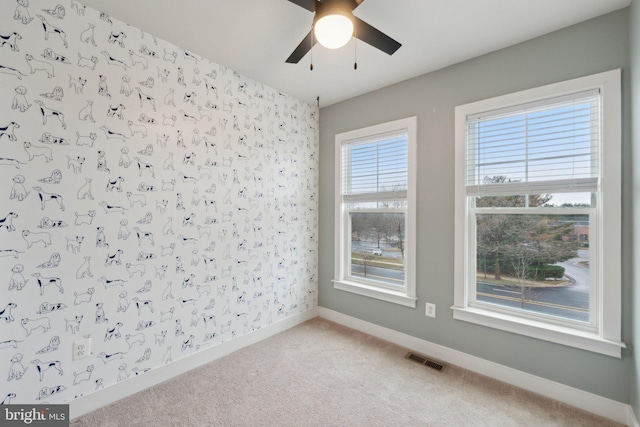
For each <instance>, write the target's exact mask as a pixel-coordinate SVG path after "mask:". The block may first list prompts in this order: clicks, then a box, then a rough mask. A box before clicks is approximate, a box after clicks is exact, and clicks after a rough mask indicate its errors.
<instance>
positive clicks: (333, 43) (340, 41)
mask: <svg viewBox="0 0 640 427" xmlns="http://www.w3.org/2000/svg"><path fill="white" fill-rule="evenodd" d="M313 31H314V34H315V37H316V40H318V42H319V43H320V44H321V45H322V46H324V47H326V48H328V49H338V48H341V47H342V46H344V45H346V44H347V43H348V42H349V40H351V36H352V35H353V22H352V21H351V19H349V18H348V17H347V16H345V15H343V14H339V13H334V14H330V15H325V16H323V17H321V18H320V19H318V20H317V21H316V23H315V25H314V26H313Z"/></svg>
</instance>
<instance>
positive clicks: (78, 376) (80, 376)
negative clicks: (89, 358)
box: [73, 365, 94, 385]
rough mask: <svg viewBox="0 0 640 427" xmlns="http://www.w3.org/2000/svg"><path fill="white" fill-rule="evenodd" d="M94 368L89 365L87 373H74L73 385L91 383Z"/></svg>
mask: <svg viewBox="0 0 640 427" xmlns="http://www.w3.org/2000/svg"><path fill="white" fill-rule="evenodd" d="M93 368H94V366H93V365H89V366H87V369H86V370H85V371H82V372H80V373H76V371H73V385H78V384H80V383H81V382H83V381H89V380H90V379H91V373H92V372H93Z"/></svg>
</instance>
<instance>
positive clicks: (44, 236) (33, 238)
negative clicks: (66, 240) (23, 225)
mask: <svg viewBox="0 0 640 427" xmlns="http://www.w3.org/2000/svg"><path fill="white" fill-rule="evenodd" d="M22 238H23V239H24V240H25V242H27V249H30V248H31V246H33V245H34V244H36V243H43V244H44V247H45V248H46V247H49V245H51V234H49V233H47V232H46V231H43V232H41V233H34V232H32V231H29V230H22Z"/></svg>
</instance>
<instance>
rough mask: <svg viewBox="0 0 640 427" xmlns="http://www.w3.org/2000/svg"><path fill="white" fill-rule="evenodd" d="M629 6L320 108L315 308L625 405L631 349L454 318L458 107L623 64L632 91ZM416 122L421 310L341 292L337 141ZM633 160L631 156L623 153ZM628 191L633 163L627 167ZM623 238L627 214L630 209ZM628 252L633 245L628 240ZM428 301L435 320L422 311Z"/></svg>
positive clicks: (627, 284)
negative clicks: (337, 284) (569, 343)
mask: <svg viewBox="0 0 640 427" xmlns="http://www.w3.org/2000/svg"><path fill="white" fill-rule="evenodd" d="M628 52H629V51H628V10H626V9H625V10H622V11H618V12H614V13H611V14H608V15H605V16H602V17H599V18H597V19H594V20H590V21H587V22H584V23H581V24H579V25H575V26H572V27H569V28H566V29H563V30H561V31H557V32H554V33H551V34H548V35H545V36H543V37H539V38H536V39H534V40H530V41H527V42H525V43H522V44H519V45H516V46H513V47H510V48H507V49H503V50H500V51H497V52H493V53H490V54H487V55H483V56H481V57H478V58H475V59H472V60H469V61H466V62H463V63H460V64H457V65H454V66H451V67H448V68H445V69H442V70H439V71H435V72H432V73H429V74H426V75H423V76H420V77H417V78H414V79H411V80H408V81H405V82H402V83H399V84H396V85H393V86H390V87H387V88H384V89H381V90H379V91H376V92H372V93H369V94H365V95H363V96H360V97H357V98H353V99H350V100H347V101H344V102H342V103H339V104H335V105H333V106H330V107H327V108H323V109H322V110H320V167H321V169H320V242H319V244H320V256H319V260H320V266H319V268H320V269H319V286H320V290H319V305H320V306H321V307H326V308H328V309H331V310H335V311H338V312H341V313H344V314H347V315H350V316H354V317H357V318H360V319H363V320H365V321H368V322H371V323H374V324H378V325H382V326H384V327H387V328H391V329H394V330H397V331H400V332H403V333H406V334H409V335H412V336H415V337H418V338H422V339H425V340H428V341H431V342H433V343H437V344H440V345H444V346H447V347H450V348H452V349H456V350H459V351H463V352H465V353H468V354H471V355H475V356H478V357H481V358H484V359H487V360H491V361H494V362H496V363H500V364H503V365H506V366H509V367H512V368H515V369H518V370H521V371H525V372H528V373H531V374H533V375H537V376H540V377H543V378H548V379H551V380H553V381H557V382H560V383H563V384H567V385H569V386H571V387H575V388H578V389H583V390H586V391H588V392H592V393H595V394H598V395H601V396H605V397H607V398H610V399H613V400H616V401H620V402H625V403H626V402H629V396H630V393H629V389H630V380H629V375H628V373H629V372H630V370H631V366H632V363H631V362H632V361H631V359H630V353H629V351H628V350H627V351H624V352H623V358H622V359H616V358H612V357H608V356H602V355H598V354H594V353H590V352H586V351H582V350H578V349H574V348H571V347H566V346H562V345H557V344H553V343H548V342H545V341H539V340H535V339H531V338H527V337H523V336H519V335H515V334H511V333H506V332H502V331H498V330H494V329H490V328H485V327H481V326H477V325H473V324H470V323H465V322H461V321H454V320H453V317H452V313H451V310H450V309H449V307H450V306H451V305H452V304H453V274H454V262H453V250H454V219H453V217H454V197H453V193H454V184H453V181H454V107H455V106H456V105H460V104H465V103H469V102H472V101H476V100H480V99H484V98H488V97H493V96H497V95H501V94H506V93H510V92H514V91H519V90H523V89H527V88H531V87H536V86H540V85H544V84H549V83H554V82H558V81H562V80H566V79H571V78H575V77H579V76H584V75H588V74H593V73H597V72H602V71H606V70H610V69H614V68H622V69H623V74H624V88H625V89H626V90H628V88H629V83H628V71H629V64H628V56H629V55H628ZM624 102H625V109H624V111H625V116H624V117H625V123H626V127H625V129H624V142H623V150H624V152H625V153H626V154H628V152H629V149H630V145H631V144H630V135H629V131H628V118H629V114H628V111H629V108H628V104H629V99H628V97H626V96H625V101H624ZM414 115H415V116H417V117H418V164H419V168H418V199H419V200H418V206H417V209H418V225H417V228H418V230H417V233H418V248H417V257H418V259H417V277H418V281H417V286H418V298H419V300H418V308H417V309H410V308H406V307H401V306H398V305H394V304H390V303H386V302H382V301H378V300H374V299H370V298H366V297H362V296H358V295H354V294H350V293H347V292H342V291H338V290H335V289H334V288H333V286H332V283H331V279H332V278H333V269H334V262H333V259H334V242H333V235H334V234H333V232H334V176H335V173H334V136H335V134H336V133H340V132H344V131H348V130H352V129H358V128H361V127H365V126H368V125H373V124H377V123H382V122H386V121H390V120H394V119H399V118H403V117H408V116H414ZM627 157H628V156H627ZM624 167H625V171H623V176H624V178H623V179H624V186H625V196H626V197H628V196H630V195H631V193H630V191H629V184H630V182H629V179H630V175H631V173H630V168H631V162H630V161H627V162H625V164H624ZM624 209H625V210H624V215H623V228H624V230H625V233H624V235H625V236H629V235H630V234H629V232H628V230H629V227H630V225H631V217H630V215H629V213H630V208H629V207H628V205H625V207H624ZM623 245H624V249H625V253H628V252H629V249H630V248H631V241H630V239H629V238H627V237H625V238H624V241H623ZM623 262H624V267H623V279H624V284H623V294H624V297H625V298H624V299H625V300H626V301H629V302H628V303H624V304H623V315H624V316H623V330H624V337H623V338H624V339H625V340H626V341H630V338H631V334H630V329H631V303H630V298H629V297H630V292H631V274H630V273H631V259H630V257H629V256H625V258H624V260H623ZM425 301H430V302H433V303H435V304H436V305H437V318H435V319H430V318H427V317H425V315H424V309H423V307H424V303H425Z"/></svg>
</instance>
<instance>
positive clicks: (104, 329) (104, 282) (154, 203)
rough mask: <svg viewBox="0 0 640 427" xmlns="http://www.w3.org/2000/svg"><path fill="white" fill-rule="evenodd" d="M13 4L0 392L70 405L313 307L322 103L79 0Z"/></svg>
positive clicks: (12, 399)
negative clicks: (86, 342) (77, 345)
mask: <svg viewBox="0 0 640 427" xmlns="http://www.w3.org/2000/svg"><path fill="white" fill-rule="evenodd" d="M2 9H3V11H2V13H0V87H1V88H2V93H3V94H4V96H3V97H2V98H0V184H1V187H0V375H6V380H5V379H2V380H0V401H4V403H39V402H49V403H64V402H69V401H71V400H73V399H75V398H77V397H79V396H83V395H88V394H90V393H92V392H94V391H96V390H100V389H102V388H103V387H107V386H109V385H112V384H114V383H116V382H121V381H126V380H127V379H129V378H131V377H134V376H136V375H141V374H144V373H145V372H147V371H148V370H150V369H154V368H157V367H159V366H161V365H163V364H169V363H172V362H173V361H176V360H178V359H180V358H182V357H184V356H186V355H188V354H191V353H193V352H197V351H198V350H200V349H202V348H204V347H208V346H214V345H216V344H219V343H221V342H223V341H228V340H230V339H233V338H234V337H236V336H240V335H243V334H247V333H249V332H251V331H253V330H255V329H258V328H261V327H264V326H267V325H269V324H271V323H272V322H276V321H278V320H281V319H284V318H286V317H288V316H291V315H295V314H298V313H301V312H304V311H307V310H309V309H311V308H313V307H314V306H315V305H316V295H317V292H316V291H317V284H316V269H317V261H316V255H317V243H316V241H317V221H318V218H317V202H316V200H317V189H318V176H317V157H318V135H317V128H318V123H317V119H318V110H317V108H316V107H315V106H312V105H309V104H306V103H304V102H302V101H299V100H296V99H294V98H291V97H289V96H287V95H284V94H282V93H279V92H277V91H276V90H274V89H271V88H268V87H265V86H264V85H262V84H260V83H258V82H256V81H253V80H251V79H249V78H246V77H244V76H242V75H239V74H238V73H235V72H234V71H232V70H230V69H227V68H225V67H223V66H219V65H216V64H213V63H211V62H209V61H207V60H205V59H203V58H200V57H198V56H197V55H194V54H192V53H190V52H186V51H184V50H181V49H179V48H177V47H175V46H173V45H171V44H169V43H167V42H164V41H162V40H157V39H156V38H154V37H153V36H151V35H149V34H146V33H144V32H142V31H141V30H139V29H136V28H133V27H131V26H128V25H126V24H124V23H122V22H119V21H117V20H115V19H113V18H110V17H109V16H106V15H104V14H101V13H99V12H97V11H95V10H92V9H90V8H85V7H84V6H83V5H82V4H81V3H79V2H77V1H73V0H71V1H70V0H61V3H58V2H57V1H46V0H6V1H4V2H3V4H2ZM89 336H90V337H91V338H92V346H93V348H92V350H93V354H92V355H91V356H90V357H88V358H85V359H82V360H78V361H72V359H71V350H72V343H73V342H74V340H77V339H79V338H82V337H89ZM173 363H175V362H173Z"/></svg>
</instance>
